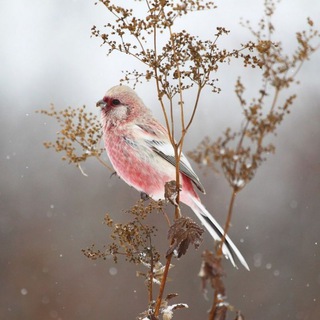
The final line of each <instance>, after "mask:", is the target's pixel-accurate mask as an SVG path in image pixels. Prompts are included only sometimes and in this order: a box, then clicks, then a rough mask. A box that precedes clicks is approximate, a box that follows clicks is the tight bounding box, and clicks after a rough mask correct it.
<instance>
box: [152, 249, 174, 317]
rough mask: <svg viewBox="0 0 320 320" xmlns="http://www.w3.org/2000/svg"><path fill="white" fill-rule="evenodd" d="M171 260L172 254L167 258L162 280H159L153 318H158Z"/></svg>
mask: <svg viewBox="0 0 320 320" xmlns="http://www.w3.org/2000/svg"><path fill="white" fill-rule="evenodd" d="M171 259H172V253H171V254H170V255H169V256H168V257H167V262H166V266H165V269H164V272H163V276H162V280H161V284H160V289H159V295H158V298H157V302H156V306H155V310H154V316H155V317H158V316H159V312H160V307H161V302H162V297H163V293H164V288H165V285H166V282H167V277H168V272H169V269H170V264H171Z"/></svg>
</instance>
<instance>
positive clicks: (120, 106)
mask: <svg viewBox="0 0 320 320" xmlns="http://www.w3.org/2000/svg"><path fill="white" fill-rule="evenodd" d="M97 107H100V108H101V113H102V120H105V121H106V122H111V123H112V124H113V125H116V124H117V123H121V122H122V121H129V120H130V118H134V117H137V116H139V115H140V114H141V113H143V112H144V110H147V108H146V107H145V105H144V103H143V102H142V100H141V99H140V98H139V97H138V95H137V94H136V93H135V91H134V90H132V89H131V88H129V87H127V86H115V87H112V88H111V89H110V90H108V91H107V92H106V94H105V96H104V97H103V99H102V100H99V101H98V102H97Z"/></svg>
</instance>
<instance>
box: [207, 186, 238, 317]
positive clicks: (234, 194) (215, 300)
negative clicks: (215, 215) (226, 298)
mask: <svg viewBox="0 0 320 320" xmlns="http://www.w3.org/2000/svg"><path fill="white" fill-rule="evenodd" d="M236 197H237V189H236V187H234V188H233V189H232V194H231V198H230V203H229V209H228V216H227V220H226V223H225V226H224V232H223V237H222V238H221V241H220V245H219V247H218V250H217V256H218V257H221V256H222V253H223V252H222V245H223V243H224V240H225V237H226V234H227V233H228V230H229V227H230V223H231V218H232V212H233V207H234V203H235V200H236ZM218 302H219V299H218V292H217V291H216V290H215V292H214V297H213V302H212V306H211V310H210V312H209V320H214V316H215V313H216V310H217V304H218Z"/></svg>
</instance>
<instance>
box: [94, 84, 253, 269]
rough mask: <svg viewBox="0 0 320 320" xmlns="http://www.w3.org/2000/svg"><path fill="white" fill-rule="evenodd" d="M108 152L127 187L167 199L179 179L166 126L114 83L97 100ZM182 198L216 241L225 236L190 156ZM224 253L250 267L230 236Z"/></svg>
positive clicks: (183, 170) (132, 94)
mask: <svg viewBox="0 0 320 320" xmlns="http://www.w3.org/2000/svg"><path fill="white" fill-rule="evenodd" d="M97 106H99V107H100V108H101V120H102V126H103V136H104V141H105V147H106V151H107V153H108V156H109V159H110V161H111V163H112V165H113V167H114V169H115V171H116V172H117V175H118V176H119V177H120V178H121V179H122V180H124V181H125V182H126V183H127V184H128V185H130V186H132V187H134V188H135V189H136V190H138V191H140V192H141V193H145V194H147V195H149V196H150V197H151V198H153V199H154V200H158V199H164V186H165V183H166V182H169V181H172V180H175V179H176V167H175V164H176V160H175V156H174V149H173V146H172V145H171V143H170V140H169V137H168V132H167V130H166V129H165V128H164V127H163V126H162V125H161V124H160V123H159V122H158V121H157V120H156V119H155V118H154V117H153V116H152V113H151V111H150V110H149V109H148V108H147V107H146V106H145V104H144V103H143V101H142V100H141V99H140V98H139V97H138V95H137V94H136V93H135V91H134V90H132V89H131V88H129V87H127V86H115V87H113V88H111V89H110V90H109V91H107V93H106V94H105V96H104V98H103V99H102V100H100V101H98V102H97ZM179 170H180V184H181V186H182V190H181V192H180V201H181V202H183V203H184V204H186V205H188V206H189V207H190V208H191V209H192V210H193V212H194V213H195V214H196V216H197V217H198V218H199V220H200V221H201V223H202V224H203V225H204V226H205V227H206V229H207V230H208V231H209V233H210V234H211V236H212V237H213V239H215V240H220V239H221V238H222V236H223V229H222V228H221V226H220V225H219V224H218V222H217V221H216V220H215V219H214V218H213V217H212V215H211V214H210V213H209V212H208V211H207V210H206V208H205V207H204V206H203V204H202V203H201V201H200V199H199V196H198V195H197V193H196V192H195V190H194V188H193V184H194V185H195V186H196V187H197V188H198V189H199V190H200V191H201V192H203V193H204V192H205V191H204V188H203V186H202V184H201V182H200V180H199V178H198V176H197V175H196V173H195V172H194V171H193V169H192V167H191V165H190V163H189V161H188V160H187V158H186V157H185V156H184V155H183V154H181V159H180V163H179ZM222 249H223V253H224V255H225V256H226V257H227V258H228V259H230V261H231V262H232V264H233V265H234V266H236V264H235V261H234V255H235V256H237V258H238V259H239V261H240V262H241V263H242V265H243V266H244V267H245V268H246V269H248V270H249V267H248V264H247V262H246V260H245V259H244V257H243V256H242V254H241V253H240V251H239V250H238V248H237V247H236V246H235V244H234V243H233V242H232V240H231V239H230V238H229V237H228V236H226V237H225V241H224V244H223V246H222Z"/></svg>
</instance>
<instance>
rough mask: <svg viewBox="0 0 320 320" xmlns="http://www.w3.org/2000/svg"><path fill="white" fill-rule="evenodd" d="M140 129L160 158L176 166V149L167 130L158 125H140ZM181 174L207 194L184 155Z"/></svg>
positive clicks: (182, 155) (180, 164)
mask: <svg viewBox="0 0 320 320" xmlns="http://www.w3.org/2000/svg"><path fill="white" fill-rule="evenodd" d="M138 127H139V128H140V129H141V130H143V139H144V140H145V142H146V144H147V145H148V146H149V147H150V148H151V149H152V150H153V151H154V152H155V153H156V154H158V155H159V156H160V157H162V158H163V159H165V160H166V161H168V162H169V163H171V164H172V165H173V166H174V167H175V166H176V159H175V155H174V149H173V146H172V145H171V143H170V141H169V139H168V135H167V132H166V130H165V129H164V128H163V127H162V126H161V127H159V124H158V123H157V126H152V127H151V126H148V125H142V124H139V125H138ZM179 169H180V172H181V173H183V174H184V175H186V176H187V177H189V178H190V179H191V180H192V182H193V183H194V184H195V185H196V186H197V188H198V189H199V190H200V191H201V192H203V193H205V190H204V187H203V185H202V184H201V182H200V180H199V178H198V176H197V175H196V173H195V172H194V171H193V169H192V167H191V164H190V162H189V161H188V159H187V158H186V157H185V155H184V154H183V153H182V154H181V157H180V163H179Z"/></svg>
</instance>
